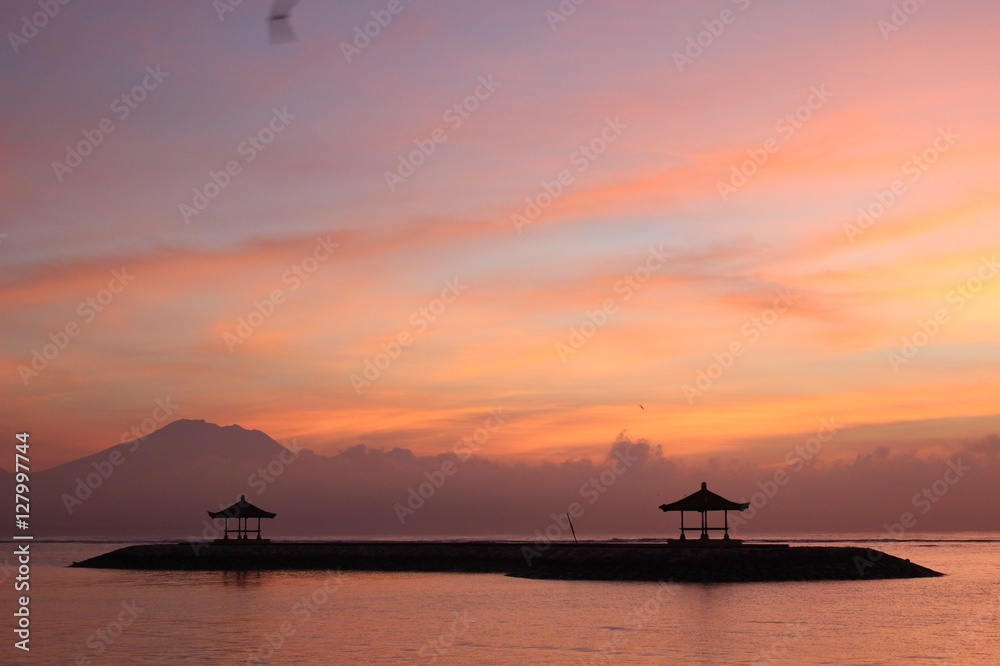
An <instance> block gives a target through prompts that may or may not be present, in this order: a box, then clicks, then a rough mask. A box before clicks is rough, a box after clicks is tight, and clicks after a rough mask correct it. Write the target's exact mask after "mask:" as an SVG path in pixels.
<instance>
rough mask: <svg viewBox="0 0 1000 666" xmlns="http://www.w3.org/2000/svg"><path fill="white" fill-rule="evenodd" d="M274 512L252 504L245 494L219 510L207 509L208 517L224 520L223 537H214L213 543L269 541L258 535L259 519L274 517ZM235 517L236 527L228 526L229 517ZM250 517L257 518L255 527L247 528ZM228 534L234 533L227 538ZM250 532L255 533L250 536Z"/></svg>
mask: <svg viewBox="0 0 1000 666" xmlns="http://www.w3.org/2000/svg"><path fill="white" fill-rule="evenodd" d="M276 515H278V514H276V513H271V512H270V511H264V509H261V508H260V507H257V506H254V505H253V504H251V503H250V502H248V501H247V496H246V495H240V501H239V502H236V503H235V504H233V505H232V506H230V507H228V508H225V509H222V510H221V511H209V512H208V516H209V517H210V518H224V519H225V521H226V527H225V532H224V535H223V538H221V539H216V540H215V543H233V542H235V543H246V542H249V541H252V542H253V543H270V541H271V540H270V539H262V538H261V537H260V519H261V518H269V519H270V518H274V517H275V516H276ZM230 518H235V519H236V527H235V528H233V529H230V528H229V519H230ZM251 518H256V519H257V529H250V528H249V521H250V519H251ZM230 534H235V535H236V536H234V537H233V538H232V539H230V538H229V535H230ZM251 534H256V535H257V536H255V537H254V538H252V539H251V538H250V535H251Z"/></svg>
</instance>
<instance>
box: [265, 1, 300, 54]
mask: <svg viewBox="0 0 1000 666" xmlns="http://www.w3.org/2000/svg"><path fill="white" fill-rule="evenodd" d="M298 2H299V0H274V5H272V6H271V15H270V16H268V17H267V35H268V41H270V42H271V43H272V44H287V43H289V42H294V41H295V31H294V30H292V24H291V23H290V22H289V21H288V17H289V16H291V15H292V7H294V6H295V5H297V4H298Z"/></svg>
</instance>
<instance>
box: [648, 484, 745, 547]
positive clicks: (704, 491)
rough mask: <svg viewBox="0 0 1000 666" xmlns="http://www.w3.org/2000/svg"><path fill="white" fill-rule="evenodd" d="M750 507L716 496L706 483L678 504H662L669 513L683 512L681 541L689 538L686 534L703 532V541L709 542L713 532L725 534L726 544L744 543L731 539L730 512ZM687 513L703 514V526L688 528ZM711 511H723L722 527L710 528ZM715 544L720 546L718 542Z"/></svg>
mask: <svg viewBox="0 0 1000 666" xmlns="http://www.w3.org/2000/svg"><path fill="white" fill-rule="evenodd" d="M749 506H750V502H744V503H743V504H740V503H738V502H733V501H731V500H727V499H726V498H725V497H722V496H721V495H716V494H715V493H713V492H712V491H711V490H709V489H708V484H706V483H705V482H704V481H702V482H701V490H699V491H697V492H694V493H691V494H690V495H688V496H687V497H685V498H684V499H679V500H677V501H676V502H671V503H670V504H661V505H660V510H661V511H664V512H667V511H680V512H681V538H680V540H681V541H685V540H686V539H687V536H686V535H685V532H694V531H699V532H701V537H700V538H701V540H703V541H707V540H708V533H709V531H711V530H715V531H722V532H724V533H725V536H724V537H723V541H724V542H728V543H731V544H739V543H742V542H740V541H738V540H735V539H734V540H730V539H729V512H730V511H743V510H744V509H747V508H748V507H749ZM685 511H697V512H698V513H700V514H701V525H699V526H698V527H686V526H685V525H684V512H685ZM709 511H722V512H723V514H724V519H725V523H724V524H723V526H722V527H709V525H708V512H709ZM713 543H716V544H718V543H719V542H718V541H715V542H713Z"/></svg>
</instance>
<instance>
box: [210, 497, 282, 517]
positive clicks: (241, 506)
mask: <svg viewBox="0 0 1000 666" xmlns="http://www.w3.org/2000/svg"><path fill="white" fill-rule="evenodd" d="M276 515H278V514H276V513H271V512H270V511H264V509H261V508H260V507H256V506H254V505H253V504H251V503H250V502H248V501H247V496H246V495H240V501H239V502H237V503H236V504H233V505H232V506H230V507H228V508H226V509H222V510H221V511H209V512H208V516H209V518H274V517H275V516H276Z"/></svg>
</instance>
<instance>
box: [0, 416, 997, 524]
mask: <svg viewBox="0 0 1000 666" xmlns="http://www.w3.org/2000/svg"><path fill="white" fill-rule="evenodd" d="M837 436H839V434H838V435H837ZM831 441H835V439H834V440H831ZM831 445H832V444H830V443H827V444H823V443H822V442H820V441H819V439H816V440H813V441H812V443H811V448H813V449H817V448H818V449H819V450H818V452H817V454H816V456H813V457H812V460H811V461H809V462H806V461H804V459H803V458H802V457H800V455H799V454H798V453H795V448H794V447H791V448H790V449H789V455H788V457H787V460H785V461H783V462H782V464H780V465H777V466H775V467H771V468H765V467H762V466H759V465H755V464H751V463H746V462H739V461H736V460H727V461H723V460H719V459H704V460H701V461H699V462H694V461H691V460H687V461H682V460H680V459H677V458H673V457H670V456H667V455H664V453H663V452H662V451H661V449H660V447H657V446H651V445H650V444H649V443H648V442H646V441H644V440H639V441H632V440H630V439H629V438H627V436H624V435H622V436H620V437H619V438H618V439H617V440H616V441H613V442H608V447H607V456H606V458H605V459H604V460H602V461H598V462H592V461H590V460H567V461H564V462H560V463H543V464H536V465H528V464H524V463H520V464H512V463H505V462H497V461H493V460H490V459H489V457H488V456H480V455H479V454H478V453H476V452H473V451H471V450H467V449H459V450H457V451H450V452H448V453H442V454H440V455H436V456H418V455H415V454H414V453H413V452H411V451H409V450H407V449H402V448H393V449H389V450H383V449H369V448H366V447H364V446H355V447H351V448H348V449H346V450H344V451H342V452H340V453H339V454H337V455H334V456H322V455H317V454H315V453H313V452H311V451H307V450H303V451H299V452H298V453H297V454H296V453H295V452H293V451H292V450H291V449H288V448H285V447H283V446H281V445H280V444H279V443H278V442H276V441H274V440H273V439H271V438H269V437H268V436H267V435H266V434H264V433H262V432H259V431H252V430H245V429H243V428H241V427H239V426H228V427H220V426H217V425H214V424H210V423H206V422H204V421H190V420H182V421H176V422H173V423H170V424H169V425H167V426H165V427H164V428H162V429H160V430H158V431H157V432H155V433H153V434H152V435H150V436H149V437H148V438H146V439H145V440H142V441H139V442H130V443H126V444H122V445H118V446H116V447H113V448H110V449H108V450H105V451H103V452H101V453H98V454H95V455H92V456H88V457H86V458H82V459H80V460H77V461H73V462H71V463H67V464H65V465H61V466H59V467H56V468H53V469H50V470H47V471H43V472H38V473H36V474H35V475H34V486H33V489H32V494H33V497H34V501H35V504H34V507H35V512H34V520H35V523H34V524H35V529H36V534H39V535H48V536H55V535H74V536H168V537H177V538H187V537H199V536H203V535H204V536H209V537H211V536H214V534H213V533H212V531H211V529H210V527H209V526H210V525H211V521H208V520H207V515H206V511H208V510H213V511H215V510H218V509H219V508H221V507H223V506H226V505H228V504H231V503H232V502H234V501H236V500H237V499H238V498H239V496H240V495H241V494H245V495H246V497H247V499H248V500H249V501H251V502H253V503H254V504H257V505H258V506H260V507H261V508H263V509H266V510H269V511H274V512H277V514H278V516H277V518H276V519H274V520H273V521H265V522H264V526H263V529H264V533H265V536H276V537H280V536H306V535H404V536H405V535H432V534H441V535H457V536H462V535H482V534H520V535H531V534H533V533H534V532H535V531H536V530H539V531H542V532H545V531H546V529H547V528H549V526H550V525H553V524H558V522H559V521H556V520H554V519H553V517H552V516H553V514H555V515H557V516H562V515H563V514H565V513H566V512H567V511H573V512H574V513H575V514H576V516H577V517H576V518H575V519H574V523H575V526H576V530H577V533H578V534H579V535H580V536H582V537H586V536H592V535H603V534H648V535H669V536H674V535H675V534H676V532H677V527H678V524H679V516H678V514H663V513H662V512H661V511H660V510H659V509H658V508H657V507H658V505H659V504H662V503H664V502H670V501H673V500H676V499H680V498H681V497H683V496H685V495H687V494H689V493H691V492H694V491H695V490H697V489H698V488H699V485H700V483H701V482H702V481H705V482H707V483H708V487H709V489H710V490H712V491H714V492H717V493H719V494H721V495H723V496H724V497H727V498H729V499H732V500H737V501H743V500H746V501H751V500H752V501H754V503H755V504H757V505H758V507H759V508H755V509H753V513H754V514H755V515H750V512H747V513H745V514H743V517H744V518H746V517H747V516H749V520H747V521H746V524H745V525H741V526H740V527H739V528H738V529H737V530H736V531H737V533H738V534H749V535H752V534H754V533H763V532H794V531H799V532H801V531H814V532H816V531H882V530H883V529H884V527H883V526H884V524H885V523H893V522H897V521H899V520H900V517H901V515H902V514H903V513H904V512H909V513H911V514H913V521H911V526H910V527H908V528H907V530H906V531H907V532H916V531H944V530H996V529H1000V495H998V494H997V492H996V486H995V483H996V479H997V478H1000V464H998V463H1000V440H998V438H997V437H996V436H992V437H988V438H984V439H981V440H978V441H969V442H965V443H964V444H962V445H960V446H955V447H954V448H953V449H952V450H951V451H947V452H944V453H942V454H940V455H935V456H929V457H917V456H916V455H915V454H912V453H889V452H888V451H887V450H886V449H880V450H876V451H872V452H869V453H866V454H862V455H858V456H856V457H855V458H853V459H852V460H850V461H837V462H831V463H824V462H823V455H822V448H821V447H822V446H831ZM804 446H806V448H802V449H800V452H802V453H805V454H806V455H808V449H809V446H810V445H809V444H805V445H804ZM470 453H475V455H471V456H470V455H469V454H470ZM116 463H117V464H116ZM268 470H269V471H268ZM949 470H951V471H949ZM776 474H777V476H776ZM5 480H6V481H7V482H9V477H6V479H5ZM411 488H412V489H413V493H411V491H410V489H411ZM925 488H926V489H927V492H928V493H929V494H927V495H923V496H921V495H920V494H921V492H922V490H923V489H925ZM88 490H89V491H90V492H89V493H88V492H87V491H88ZM754 493H757V495H756V496H754ZM421 494H423V495H425V496H426V497H422V498H420V500H422V501H423V504H422V505H421V501H420V500H418V499H414V498H413V497H412V495H417V496H419V495H421ZM915 495H916V496H917V497H916V498H915V497H914V496H915ZM765 498H766V501H765ZM573 503H577V504H578V506H577V507H575V508H573V507H572V505H573ZM414 507H417V508H414ZM70 510H72V513H70ZM400 516H401V517H402V518H403V521H402V522H401V521H400ZM694 519H695V518H694V517H693V516H691V517H689V521H693V520H694ZM719 520H721V515H720V516H719ZM740 522H741V521H740V518H738V517H736V516H735V515H734V516H733V517H731V523H733V524H736V525H739V523H740ZM558 529H559V528H551V530H552V531H553V533H554V532H555V531H556V530H558ZM206 530H207V531H206ZM561 536H562V537H564V538H571V536H570V534H569V533H568V532H566V533H565V534H563V535H561Z"/></svg>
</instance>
